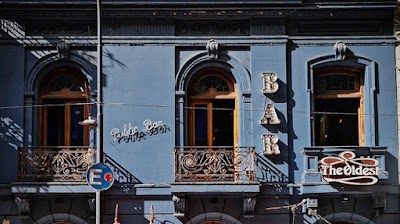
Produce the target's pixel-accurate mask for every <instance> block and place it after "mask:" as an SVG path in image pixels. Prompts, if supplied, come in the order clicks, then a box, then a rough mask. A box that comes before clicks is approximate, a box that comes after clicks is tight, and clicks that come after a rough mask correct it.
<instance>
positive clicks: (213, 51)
mask: <svg viewBox="0 0 400 224" xmlns="http://www.w3.org/2000/svg"><path fill="white" fill-rule="evenodd" d="M206 49H207V54H208V56H209V57H210V58H214V59H215V58H218V42H217V41H216V40H214V39H211V40H209V41H208V42H207V45H206Z"/></svg>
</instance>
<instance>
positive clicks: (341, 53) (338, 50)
mask: <svg viewBox="0 0 400 224" xmlns="http://www.w3.org/2000/svg"><path fill="white" fill-rule="evenodd" d="M334 48H335V57H336V60H344V59H345V58H346V49H347V46H346V44H345V43H343V42H341V41H339V42H337V43H336V44H335V47H334Z"/></svg>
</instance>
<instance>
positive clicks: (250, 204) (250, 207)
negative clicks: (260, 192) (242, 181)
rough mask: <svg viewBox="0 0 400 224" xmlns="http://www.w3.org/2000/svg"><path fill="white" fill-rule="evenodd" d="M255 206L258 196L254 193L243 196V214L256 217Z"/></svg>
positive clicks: (247, 216)
mask: <svg viewBox="0 0 400 224" xmlns="http://www.w3.org/2000/svg"><path fill="white" fill-rule="evenodd" d="M255 206H256V197H255V196H254V195H245V196H244V197H243V216H244V217H246V218H252V217H254V208H255Z"/></svg>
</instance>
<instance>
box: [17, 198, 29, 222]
mask: <svg viewBox="0 0 400 224" xmlns="http://www.w3.org/2000/svg"><path fill="white" fill-rule="evenodd" d="M14 201H15V203H16V204H17V206H18V211H19V217H20V218H21V219H27V218H29V216H30V198H26V197H15V199H14Z"/></svg>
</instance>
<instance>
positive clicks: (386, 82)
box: [289, 40, 398, 183]
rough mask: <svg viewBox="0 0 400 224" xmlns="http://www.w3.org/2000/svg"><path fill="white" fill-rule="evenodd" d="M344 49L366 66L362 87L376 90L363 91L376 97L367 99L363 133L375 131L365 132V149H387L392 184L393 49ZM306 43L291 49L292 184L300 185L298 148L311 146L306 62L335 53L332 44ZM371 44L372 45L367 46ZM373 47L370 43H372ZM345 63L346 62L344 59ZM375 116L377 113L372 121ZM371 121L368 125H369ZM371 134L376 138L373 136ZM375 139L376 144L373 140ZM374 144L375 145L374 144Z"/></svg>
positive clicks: (394, 177)
mask: <svg viewBox="0 0 400 224" xmlns="http://www.w3.org/2000/svg"><path fill="white" fill-rule="evenodd" d="M343 42H345V43H347V49H348V50H349V51H351V52H352V54H354V56H355V57H357V58H359V59H358V61H363V63H369V64H368V66H367V67H366V70H367V71H366V76H367V78H366V80H365V85H369V86H372V83H373V82H375V85H376V90H375V91H374V90H373V89H372V88H370V89H367V88H366V89H365V94H368V91H374V92H375V95H376V100H375V103H373V99H366V104H365V112H366V117H365V123H366V130H371V131H372V130H373V126H374V125H375V124H372V123H376V126H375V131H374V132H373V133H372V132H368V131H367V132H366V139H367V140H366V146H388V152H389V156H388V157H387V158H386V162H387V164H386V167H387V168H388V169H389V170H388V171H389V173H390V178H391V181H393V182H394V183H395V182H396V181H397V159H396V158H397V157H398V152H397V125H396V120H397V118H396V86H395V85H396V77H395V71H394V67H393V59H394V47H393V46H390V45H387V46H379V47H376V46H366V44H365V45H364V44H362V45H360V44H354V45H352V43H351V41H348V42H346V41H345V40H344V41H343ZM307 43H308V42H307V41H303V42H302V41H298V42H295V43H294V44H295V45H294V46H293V48H291V58H290V60H291V68H292V69H291V70H292V72H291V74H292V76H291V89H292V91H293V101H292V105H289V107H293V123H292V126H293V130H294V135H293V151H294V153H295V154H296V157H295V160H294V163H295V166H296V167H298V168H299V169H294V178H295V179H294V182H295V183H300V182H301V178H302V175H301V173H302V172H303V169H302V168H303V166H304V164H303V156H302V155H301V149H302V148H303V147H309V146H312V145H311V125H310V104H311V102H310V95H309V94H310V92H309V91H308V86H309V85H308V79H309V78H308V74H309V66H308V64H307V62H309V61H311V60H315V59H317V58H321V57H323V56H329V55H331V56H332V55H333V54H334V50H333V45H334V43H333V42H332V44H331V45H329V44H326V43H323V42H322V41H321V43H320V44H318V43H317V44H312V45H308V44H307ZM370 44H371V43H370ZM372 44H373V43H372ZM345 61H346V59H345ZM374 113H375V114H377V119H376V122H374V119H375V118H374ZM370 121H371V122H370ZM374 135H378V136H377V137H374ZM375 139H376V141H375ZM374 141H375V142H374Z"/></svg>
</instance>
